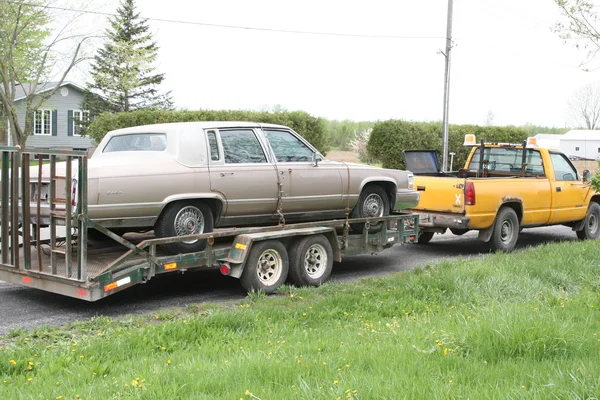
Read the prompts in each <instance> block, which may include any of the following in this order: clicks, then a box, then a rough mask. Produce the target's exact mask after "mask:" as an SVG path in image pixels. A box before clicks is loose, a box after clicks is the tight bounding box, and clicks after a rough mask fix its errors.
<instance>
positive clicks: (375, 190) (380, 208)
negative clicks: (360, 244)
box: [350, 184, 390, 233]
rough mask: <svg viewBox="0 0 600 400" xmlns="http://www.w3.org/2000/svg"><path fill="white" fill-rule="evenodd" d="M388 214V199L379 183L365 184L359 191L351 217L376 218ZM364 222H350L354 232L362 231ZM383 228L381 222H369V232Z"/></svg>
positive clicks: (375, 231)
mask: <svg viewBox="0 0 600 400" xmlns="http://www.w3.org/2000/svg"><path fill="white" fill-rule="evenodd" d="M388 215H390V199H389V198H388V195H387V193H386V192H385V190H383V188H382V187H381V186H379V185H373V184H371V185H369V186H365V187H364V188H363V190H362V191H361V192H360V196H359V198H358V203H356V205H355V206H354V208H353V209H352V213H351V214H350V216H351V217H352V218H376V217H385V216H388ZM364 227H365V223H364V222H363V223H357V224H350V228H352V230H353V231H354V232H356V233H362V232H363V230H364ZM381 228H383V222H379V223H375V224H371V225H370V227H369V233H377V232H379V231H380V230H381Z"/></svg>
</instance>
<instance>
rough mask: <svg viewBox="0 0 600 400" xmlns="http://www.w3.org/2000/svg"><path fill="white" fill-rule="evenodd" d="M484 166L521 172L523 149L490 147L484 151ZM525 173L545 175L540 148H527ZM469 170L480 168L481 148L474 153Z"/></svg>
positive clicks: (500, 170) (514, 172)
mask: <svg viewBox="0 0 600 400" xmlns="http://www.w3.org/2000/svg"><path fill="white" fill-rule="evenodd" d="M483 159H484V162H485V161H487V163H485V164H484V168H485V167H486V166H487V170H488V171H497V172H508V173H513V174H517V173H520V172H521V166H522V162H523V149H516V148H507V147H488V148H486V149H485V150H484V151H483ZM525 163H526V164H527V165H526V166H525V173H526V174H527V175H544V165H543V163H542V155H541V154H540V152H539V151H538V150H534V149H527V156H526V157H525ZM468 169H469V170H472V171H473V170H478V169H479V150H477V152H476V153H475V154H473V158H472V159H471V162H470V163H469V167H468Z"/></svg>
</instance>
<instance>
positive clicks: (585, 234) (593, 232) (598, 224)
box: [576, 202, 600, 240]
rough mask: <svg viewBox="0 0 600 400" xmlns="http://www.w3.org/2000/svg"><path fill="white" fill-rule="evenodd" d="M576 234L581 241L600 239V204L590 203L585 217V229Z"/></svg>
mask: <svg viewBox="0 0 600 400" xmlns="http://www.w3.org/2000/svg"><path fill="white" fill-rule="evenodd" d="M576 233H577V237H578V238H579V240H588V239H590V240H591V239H598V237H600V205H598V203H595V202H594V203H590V205H589V207H588V210H587V214H586V215H585V224H584V225H583V229H581V230H580V231H577V232H576Z"/></svg>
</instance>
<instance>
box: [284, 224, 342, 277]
mask: <svg viewBox="0 0 600 400" xmlns="http://www.w3.org/2000/svg"><path fill="white" fill-rule="evenodd" d="M289 254H290V274H289V277H288V279H289V281H290V282H291V283H292V284H294V285H296V286H319V285H320V284H322V283H323V282H325V281H326V280H327V279H328V278H329V276H330V275H331V270H332V269H333V250H332V249H331V243H329V240H327V238H326V237H325V236H323V235H312V236H306V237H303V238H300V239H298V240H297V241H296V242H294V243H293V244H292V247H291V248H290V251H289Z"/></svg>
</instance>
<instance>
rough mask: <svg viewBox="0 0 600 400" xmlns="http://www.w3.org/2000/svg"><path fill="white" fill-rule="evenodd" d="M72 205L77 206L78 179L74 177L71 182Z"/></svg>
mask: <svg viewBox="0 0 600 400" xmlns="http://www.w3.org/2000/svg"><path fill="white" fill-rule="evenodd" d="M71 206H72V207H73V208H75V207H76V206H77V179H73V182H72V183H71Z"/></svg>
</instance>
